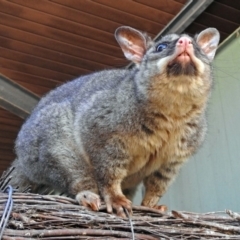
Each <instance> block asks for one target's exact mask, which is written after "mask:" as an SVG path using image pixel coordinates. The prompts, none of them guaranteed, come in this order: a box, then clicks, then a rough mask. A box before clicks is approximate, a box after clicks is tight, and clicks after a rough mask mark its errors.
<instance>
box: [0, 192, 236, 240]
mask: <svg viewBox="0 0 240 240" xmlns="http://www.w3.org/2000/svg"><path fill="white" fill-rule="evenodd" d="M6 201H7V194H6V193H0V202H1V203H3V204H2V205H1V206H2V207H1V208H0V212H3V210H4V208H3V207H4V202H6ZM13 201H14V204H13V210H12V213H11V218H10V219H9V222H8V226H7V228H6V229H5V231H4V234H3V239H4V240H13V239H14V240H27V239H44V240H46V239H48V240H54V239H59V240H61V239H133V238H134V239H136V240H139V239H141V240H142V239H147V240H148V239H149V240H153V239H240V227H239V225H240V224H239V216H240V215H239V214H237V213H233V212H232V211H227V212H226V213H224V212H221V213H206V214H196V213H188V212H180V211H172V214H170V213H162V212H161V211H159V210H157V209H151V208H147V207H142V206H133V216H132V217H131V221H129V219H128V218H126V219H123V218H119V217H117V216H115V215H113V214H108V213H106V207H105V206H104V205H103V206H102V207H101V211H99V212H93V211H89V210H88V209H86V208H84V207H83V206H79V205H78V204H77V203H76V201H75V200H73V199H70V198H67V197H63V196H55V195H51V196H50V195H38V194H31V193H14V194H13Z"/></svg>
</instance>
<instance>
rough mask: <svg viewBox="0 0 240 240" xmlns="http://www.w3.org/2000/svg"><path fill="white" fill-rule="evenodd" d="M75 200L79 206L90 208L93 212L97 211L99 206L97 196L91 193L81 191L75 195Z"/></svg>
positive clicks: (99, 202)
mask: <svg viewBox="0 0 240 240" xmlns="http://www.w3.org/2000/svg"><path fill="white" fill-rule="evenodd" d="M76 200H77V201H78V202H79V204H82V205H83V206H85V207H90V208H91V209H92V210H93V211H98V210H99V208H100V206H101V200H100V197H99V195H97V194H96V193H93V192H91V191H82V192H79V193H78V194H77V195H76Z"/></svg>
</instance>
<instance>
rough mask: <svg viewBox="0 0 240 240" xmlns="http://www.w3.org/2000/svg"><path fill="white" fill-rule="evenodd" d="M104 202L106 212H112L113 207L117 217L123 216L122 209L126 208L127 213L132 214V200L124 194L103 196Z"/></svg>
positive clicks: (124, 215)
mask: <svg viewBox="0 0 240 240" xmlns="http://www.w3.org/2000/svg"><path fill="white" fill-rule="evenodd" d="M105 202H106V206H107V212H108V213H112V212H113V209H114V210H115V211H116V213H117V215H118V216H119V217H123V218H125V217H126V214H125V212H124V209H126V210H127V211H128V212H129V214H132V202H131V201H130V200H128V199H127V198H126V197H125V196H124V195H116V196H105Z"/></svg>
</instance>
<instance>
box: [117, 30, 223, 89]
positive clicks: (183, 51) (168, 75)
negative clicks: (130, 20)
mask: <svg viewBox="0 0 240 240" xmlns="http://www.w3.org/2000/svg"><path fill="white" fill-rule="evenodd" d="M115 37H116V39H117V41H118V43H119V45H120V46H121V48H122V50H123V53H124V55H125V56H126V58H127V59H129V60H131V61H133V62H134V63H136V66H137V67H138V68H139V72H140V73H141V76H143V77H144V76H145V77H146V78H154V79H157V80H158V84H160V85H162V84H164V85H165V86H166V85H167V86H168V87H170V88H172V89H173V90H179V91H182V92H186V93H187V92H189V91H191V89H195V90H196V89H198V91H200V92H201V91H202V92H204V90H206V89H209V88H210V86H211V82H212V77H211V66H210V65H211V62H212V60H213V58H214V55H215V52H216V49H217V46H218V42H219V32H218V31H217V30H216V29H215V28H208V29H206V30H204V31H202V32H200V33H199V34H198V35H196V36H195V38H191V37H190V36H188V35H187V34H183V35H177V34H169V35H166V36H164V37H162V38H161V39H160V40H159V41H157V42H153V41H151V40H150V38H149V37H148V36H147V35H145V34H143V33H141V32H140V31H138V30H136V29H133V28H131V27H120V28H118V29H117V30H116V32H115Z"/></svg>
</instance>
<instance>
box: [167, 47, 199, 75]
mask: <svg viewBox="0 0 240 240" xmlns="http://www.w3.org/2000/svg"><path fill="white" fill-rule="evenodd" d="M167 73H168V74H169V75H174V76H179V75H188V76H189V75H191V76H193V75H195V74H196V66H195V64H194V63H193V61H192V59H191V56H190V54H189V53H187V52H186V51H183V52H182V53H180V54H178V55H177V56H176V57H175V58H174V59H173V60H172V61H171V62H169V64H168V66H167Z"/></svg>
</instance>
